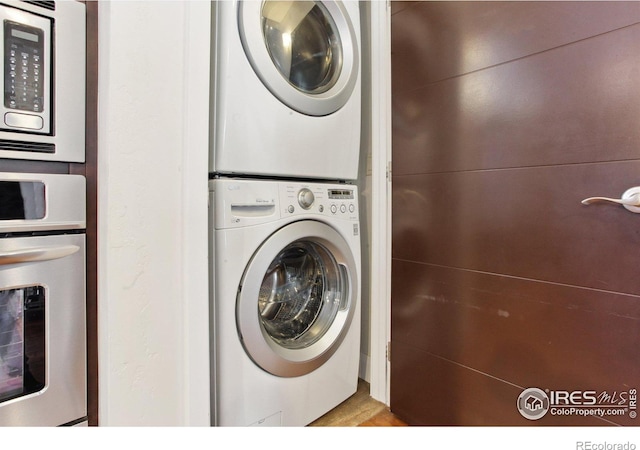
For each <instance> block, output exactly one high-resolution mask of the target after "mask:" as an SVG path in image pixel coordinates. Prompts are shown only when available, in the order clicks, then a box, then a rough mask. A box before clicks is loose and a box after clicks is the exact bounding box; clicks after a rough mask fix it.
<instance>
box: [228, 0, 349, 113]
mask: <svg viewBox="0 0 640 450" xmlns="http://www.w3.org/2000/svg"><path fill="white" fill-rule="evenodd" d="M263 3H264V2H261V1H239V2H238V30H239V33H240V39H241V41H242V46H243V48H244V51H245V54H246V56H247V59H248V60H249V62H250V64H251V67H252V68H253V70H254V72H255V73H256V75H257V76H258V78H259V79H260V80H261V82H262V83H263V84H264V85H265V87H266V88H267V89H268V90H269V91H270V92H271V93H272V94H273V95H274V96H275V97H276V98H278V99H279V100H280V101H281V102H282V103H284V104H285V105H287V106H288V107H290V108H291V109H293V110H295V111H298V112H300V113H302V114H306V115H310V116H326V115H329V114H332V113H334V112H336V111H338V110H339V109H340V108H342V107H343V106H344V105H345V104H346V103H347V102H348V100H349V98H350V97H351V94H352V93H353V90H354V88H355V85H356V81H357V78H358V73H359V61H360V56H359V51H358V37H357V35H356V33H355V30H354V27H353V24H352V23H351V20H350V19H349V14H348V12H347V11H346V9H345V7H344V5H343V4H342V3H341V2H340V1H321V2H319V3H321V4H322V5H323V6H324V8H325V9H326V10H327V11H328V13H329V14H330V15H331V17H332V19H333V22H334V23H335V25H336V28H337V30H338V33H339V35H340V40H341V42H342V67H341V70H340V74H339V76H337V79H336V81H335V83H334V84H333V86H332V87H331V88H329V89H327V90H326V91H322V92H318V93H307V92H303V91H302V90H299V89H297V88H296V87H294V86H293V85H292V84H291V83H290V82H289V81H288V80H287V79H286V78H285V77H284V76H283V75H282V74H281V73H280V71H279V70H278V68H277V67H276V65H275V64H274V63H273V61H272V59H271V55H270V54H269V51H268V50H267V46H266V45H265V42H264V38H263V34H262V24H261V20H262V19H261V8H262V5H263Z"/></svg>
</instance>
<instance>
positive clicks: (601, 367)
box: [391, 261, 640, 424]
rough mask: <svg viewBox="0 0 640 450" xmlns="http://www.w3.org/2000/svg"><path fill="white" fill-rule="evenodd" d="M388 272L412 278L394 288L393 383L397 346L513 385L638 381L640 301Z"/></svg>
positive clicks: (560, 288) (404, 268)
mask: <svg viewBox="0 0 640 450" xmlns="http://www.w3.org/2000/svg"><path fill="white" fill-rule="evenodd" d="M393 276H394V279H401V278H404V277H411V279H413V280H415V281H414V282H413V283H394V284H393V291H392V296H393V299H394V303H393V310H394V313H393V322H392V324H391V326H392V329H393V343H392V355H393V362H394V364H392V371H393V372H392V380H393V379H394V378H397V379H398V380H400V381H399V382H400V384H402V383H404V381H405V376H406V374H404V373H402V370H401V368H402V367H403V363H401V362H399V361H398V360H397V359H396V358H397V357H398V354H397V353H396V348H397V346H398V345H402V346H406V347H410V348H413V349H414V350H415V351H417V352H419V353H421V354H422V353H425V354H429V355H431V356H433V357H439V358H443V359H445V360H447V361H449V362H450V363H452V364H457V365H459V366H462V367H467V368H473V370H474V371H479V372H481V373H482V374H484V375H485V376H488V377H494V378H496V379H498V380H503V382H505V383H506V382H507V381H506V380H508V383H511V384H514V385H516V386H519V387H520V391H522V390H523V389H525V388H527V387H539V388H542V389H544V388H548V389H554V388H555V389H560V388H561V387H570V388H571V389H582V390H589V389H593V388H594V387H598V389H602V390H607V391H608V392H614V391H618V392H619V391H620V390H622V389H625V386H633V385H634V383H636V380H638V379H640V353H638V351H637V343H638V342H640V328H638V326H637V324H638V321H639V320H640V301H639V299H638V297H635V296H628V295H623V294H617V293H606V294H605V293H603V292H600V291H594V290H591V289H584V288H575V287H571V286H564V285H557V284H552V283H542V282H536V281H530V280H523V279H519V278H512V277H506V276H502V275H491V274H486V273H480V272H473V271H467V270H460V269H452V268H445V267H439V266H433V265H429V264H415V263H412V262H403V261H396V262H395V263H394V272H393ZM416 317H419V318H420V320H416ZM414 358H416V359H419V357H414ZM396 362H398V366H396V364H395V363H396ZM420 365H421V364H414V367H417V366H420ZM425 370H429V369H427V368H425ZM393 374H396V375H393ZM420 389H425V388H424V387H422V388H420ZM516 397H517V396H516ZM393 399H395V395H394V396H393V397H392V400H393ZM512 400H513V399H512ZM401 404H402V403H401ZM513 409H514V408H513V404H509V405H508V408H507V411H505V414H510V413H511V412H512V410H513ZM521 419H522V418H521ZM611 420H612V421H614V422H616V423H627V424H632V423H633V422H632V421H631V419H629V418H628V417H627V418H616V419H611ZM521 422H522V421H521ZM567 423H568V422H567ZM574 423H575V422H574ZM578 423H579V422H578Z"/></svg>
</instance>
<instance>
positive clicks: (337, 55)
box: [262, 0, 342, 93]
mask: <svg viewBox="0 0 640 450" xmlns="http://www.w3.org/2000/svg"><path fill="white" fill-rule="evenodd" d="M262 32H263V35H264V42H265V45H266V47H267V51H268V52H269V56H270V57H271V60H272V61H273V63H274V64H275V66H276V67H277V68H278V71H279V72H280V74H282V76H283V77H284V78H285V79H286V80H287V81H288V82H289V83H291V85H292V86H293V87H295V88H296V89H299V90H300V91H302V92H306V93H321V92H326V91H327V90H329V89H330V88H331V87H333V86H334V85H335V82H336V80H337V78H338V75H339V74H340V70H341V69H342V43H341V42H340V35H339V33H338V29H337V27H336V24H335V22H334V21H333V18H332V17H331V15H330V14H329V12H328V11H327V8H326V7H325V6H324V5H323V4H322V3H320V2H314V1H294V2H291V1H274V0H267V1H265V2H264V4H263V6H262Z"/></svg>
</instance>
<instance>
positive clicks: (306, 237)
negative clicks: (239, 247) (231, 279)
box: [236, 220, 358, 377]
mask: <svg viewBox="0 0 640 450" xmlns="http://www.w3.org/2000/svg"><path fill="white" fill-rule="evenodd" d="M357 286H358V280H357V278H356V263H355V258H354V255H353V254H352V251H351V249H350V248H349V245H348V244H347V242H346V241H345V240H344V238H343V237H342V236H341V235H340V234H339V233H338V232H337V231H336V230H335V229H333V228H331V227H330V226H328V225H326V224H324V223H321V222H315V221H311V220H305V221H301V222H295V223H293V224H290V225H287V226H285V227H284V228H281V229H280V230H279V231H277V232H275V233H274V234H273V235H271V236H270V237H269V238H268V239H267V240H266V241H265V242H264V243H263V244H262V245H261V246H260V248H259V249H258V250H257V251H256V253H255V254H254V255H253V258H252V259H251V261H250V263H249V264H248V266H247V268H246V270H245V273H244V276H243V279H242V285H241V287H240V289H239V293H238V298H237V305H236V308H237V309H236V318H237V325H238V331H239V335H240V338H241V340H242V343H243V346H244V348H245V351H246V352H247V354H248V355H249V357H250V358H251V359H252V360H253V361H254V362H255V363H256V364H257V365H258V366H260V367H261V368H262V369H264V370H266V371H267V372H269V373H271V374H273V375H277V376H281V377H295V376H300V375H304V374H307V373H309V372H311V371H313V370H315V369H316V368H318V367H320V366H321V365H322V364H324V363H325V362H326V361H327V360H328V359H329V358H330V357H331V355H332V354H333V353H334V352H335V351H336V350H337V348H338V347H339V346H340V343H341V342H342V340H343V338H344V336H345V334H346V333H347V331H348V329H349V325H350V323H351V319H352V318H353V313H354V310H355V308H356V299H357Z"/></svg>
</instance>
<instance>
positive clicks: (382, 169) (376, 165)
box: [370, 0, 391, 406]
mask: <svg viewBox="0 0 640 450" xmlns="http://www.w3.org/2000/svg"><path fill="white" fill-rule="evenodd" d="M370 11H371V16H370V21H371V54H370V58H371V67H372V69H373V70H372V71H371V130H372V136H371V274H372V275H373V274H375V276H371V281H370V289H371V291H370V292H371V298H370V301H371V317H370V320H371V328H370V329H371V375H370V395H371V396H372V397H373V398H374V399H376V400H378V401H381V402H382V403H384V404H386V405H387V406H388V405H389V403H390V398H389V386H390V379H389V373H390V371H389V358H388V346H389V342H390V340H391V2H390V1H389V0H382V1H372V2H370Z"/></svg>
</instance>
